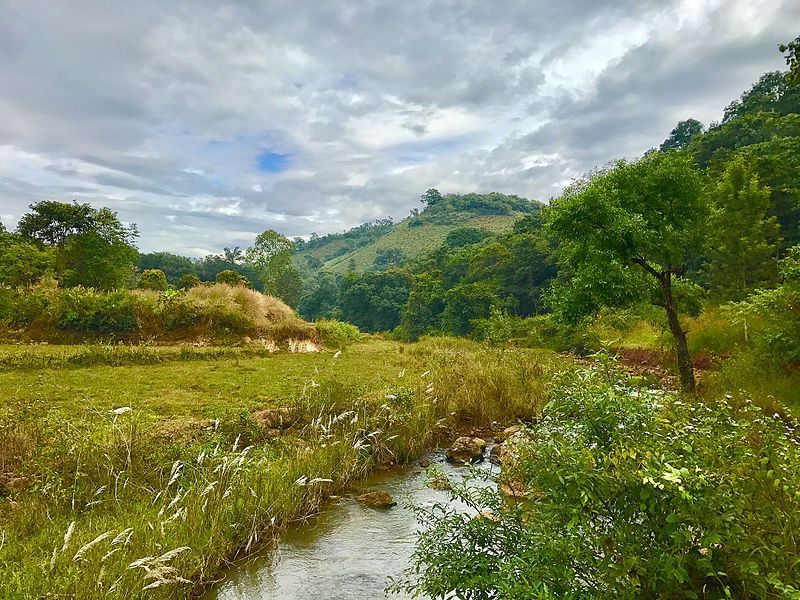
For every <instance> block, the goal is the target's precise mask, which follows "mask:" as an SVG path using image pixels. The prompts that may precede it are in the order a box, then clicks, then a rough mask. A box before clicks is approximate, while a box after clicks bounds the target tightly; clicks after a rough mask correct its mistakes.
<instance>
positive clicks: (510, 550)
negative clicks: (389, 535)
mask: <svg viewBox="0 0 800 600" xmlns="http://www.w3.org/2000/svg"><path fill="white" fill-rule="evenodd" d="M720 448H725V451H724V452H720ZM510 461H511V462H507V463H506V464H505V466H504V471H503V475H502V478H503V480H504V481H511V480H514V481H516V482H518V483H517V487H519V483H522V484H523V485H524V488H525V489H526V490H528V492H527V495H526V497H525V498H524V499H523V500H522V501H521V502H517V503H514V504H508V503H506V502H504V500H503V498H502V496H501V494H499V493H498V492H492V491H491V490H487V489H486V488H485V487H482V486H481V487H478V488H477V489H476V487H472V488H469V487H465V486H461V487H459V486H456V487H455V488H454V495H455V496H456V498H458V499H459V500H462V501H463V502H465V503H466V504H467V506H469V507H470V509H471V510H469V511H468V512H467V513H464V512H460V511H458V510H455V509H453V508H452V507H442V506H439V507H436V508H434V509H433V510H428V511H425V510H421V511H420V516H421V518H422V521H423V523H424V524H425V525H426V530H425V532H424V533H423V534H422V536H421V537H420V539H419V541H418V544H417V551H416V555H415V556H416V564H417V568H416V575H414V574H413V573H412V574H411V577H410V581H409V582H408V583H410V587H411V588H412V589H415V590H416V591H419V592H422V593H425V594H427V595H429V596H431V597H460V598H475V599H482V598H485V599H489V598H497V597H502V598H512V599H513V598H519V599H523V598H525V599H528V598H585V597H592V598H639V597H676V598H677V597H680V598H700V597H720V598H721V597H737V598H745V597H760V598H765V597H784V595H788V596H790V597H793V596H794V595H796V594H797V593H798V588H800V578H798V573H797V570H796V569H795V567H794V565H795V562H796V561H797V559H798V556H799V555H800V548H798V544H797V541H796V540H797V534H798V529H800V519H799V518H798V515H800V510H798V509H800V475H798V473H800V454H799V453H798V446H797V444H796V440H794V433H793V430H792V429H791V428H787V426H786V425H785V424H784V423H783V422H782V421H780V420H779V419H775V418H773V417H769V416H766V415H764V413H763V412H762V411H761V410H759V409H757V408H755V407H754V406H753V405H752V404H744V405H742V406H734V405H731V404H728V403H726V402H725V401H721V402H719V403H712V404H703V403H698V402H688V403H686V402H682V401H680V400H679V399H677V398H675V397H672V396H669V395H664V394H662V393H659V392H653V391H649V390H647V389H644V388H641V387H636V386H635V384H634V382H630V381H625V380H624V379H621V377H620V375H619V374H617V373H616V372H615V370H614V368H613V366H612V365H606V366H605V367H601V368H598V369H595V370H581V371H577V372H575V373H574V374H567V375H565V376H564V377H563V379H562V381H561V383H560V385H559V386H557V388H556V390H554V392H553V394H552V399H551V401H550V403H549V404H548V405H547V407H546V409H545V415H544V418H542V419H540V420H539V421H538V422H537V423H535V424H533V425H531V426H530V428H529V429H527V430H525V431H524V433H523V434H522V436H521V438H518V439H516V440H515V441H514V443H513V446H512V450H511V454H510ZM487 511H490V512H491V516H490V517H478V518H475V517H474V516H475V515H476V514H477V513H483V514H487Z"/></svg>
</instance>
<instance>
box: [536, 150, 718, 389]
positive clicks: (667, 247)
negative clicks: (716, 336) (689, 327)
mask: <svg viewBox="0 0 800 600" xmlns="http://www.w3.org/2000/svg"><path fill="white" fill-rule="evenodd" d="M708 212H709V211H708V203H707V200H706V197H705V196H704V194H703V193H702V184H701V180H700V176H699V174H698V173H697V171H695V169H694V167H693V165H692V163H691V160H690V159H689V158H688V157H686V156H683V155H681V154H679V153H676V152H668V153H660V152H653V153H650V154H647V155H645V156H644V157H643V158H641V159H640V160H638V161H636V162H627V161H624V160H623V161H619V162H617V163H615V164H614V165H613V166H611V167H609V168H607V169H604V170H602V171H599V172H597V173H595V174H594V175H592V176H590V177H589V178H586V179H582V180H579V181H577V182H575V183H574V184H573V185H571V186H569V187H568V188H567V189H566V190H565V191H564V194H563V195H562V196H561V198H559V199H557V200H555V201H554V202H553V206H552V208H551V210H550V214H549V216H548V224H547V225H548V227H549V230H550V232H551V233H552V234H553V235H554V236H555V238H556V239H557V240H558V256H559V260H560V262H561V264H562V265H564V266H565V267H566V270H565V272H564V273H562V275H563V277H562V281H561V285H559V286H557V287H556V289H555V290H554V292H553V294H552V297H551V302H552V303H553V305H554V306H555V307H556V308H557V309H558V312H559V313H560V314H561V316H562V317H564V316H572V317H573V318H574V317H576V316H578V315H580V314H586V313H590V312H593V311H594V310H596V309H597V308H599V307H600V306H603V305H615V304H616V305H620V304H625V303H631V302H635V301H638V300H640V299H642V297H643V295H649V294H650V293H651V286H650V285H649V284H650V283H654V284H656V285H657V291H658V293H659V294H658V295H659V296H660V298H659V304H660V305H661V306H662V307H663V308H664V310H665V313H666V317H667V321H668V323H669V329H670V332H671V333H672V336H673V337H674V339H675V350H676V354H677V360H678V370H679V372H680V377H681V384H682V386H683V388H684V389H685V390H687V391H694V387H695V383H694V371H693V369H692V362H691V357H690V355H689V349H688V346H687V344H686V332H685V331H684V329H683V327H682V325H681V322H680V319H679V316H678V301H677V300H678V298H677V295H676V292H675V290H674V289H673V286H674V283H675V279H676V277H677V276H679V275H680V274H681V273H682V272H683V270H684V269H685V266H686V264H687V262H688V261H689V260H690V259H691V258H692V257H693V256H695V255H697V254H698V253H699V251H700V249H701V247H702V242H703V238H704V232H705V226H706V222H707V216H708Z"/></svg>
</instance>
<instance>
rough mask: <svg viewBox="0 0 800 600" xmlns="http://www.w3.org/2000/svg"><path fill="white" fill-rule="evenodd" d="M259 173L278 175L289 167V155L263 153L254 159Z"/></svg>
mask: <svg viewBox="0 0 800 600" xmlns="http://www.w3.org/2000/svg"><path fill="white" fill-rule="evenodd" d="M256 164H257V165H258V169H259V171H264V172H265V173H280V172H281V171H285V170H286V167H288V166H289V155H288V154H278V153H276V152H268V151H264V152H262V153H261V154H259V155H258V158H257V159H256Z"/></svg>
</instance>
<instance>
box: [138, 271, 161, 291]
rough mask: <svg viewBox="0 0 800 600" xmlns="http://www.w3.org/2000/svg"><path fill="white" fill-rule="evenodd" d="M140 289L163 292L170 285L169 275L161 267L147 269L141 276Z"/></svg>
mask: <svg viewBox="0 0 800 600" xmlns="http://www.w3.org/2000/svg"><path fill="white" fill-rule="evenodd" d="M138 287H139V289H142V290H154V291H156V292H163V291H165V290H166V289H167V288H168V287H169V283H167V276H166V275H164V271H162V270H161V269H147V270H146V271H144V272H143V273H142V274H141V275H140V276H139V285H138Z"/></svg>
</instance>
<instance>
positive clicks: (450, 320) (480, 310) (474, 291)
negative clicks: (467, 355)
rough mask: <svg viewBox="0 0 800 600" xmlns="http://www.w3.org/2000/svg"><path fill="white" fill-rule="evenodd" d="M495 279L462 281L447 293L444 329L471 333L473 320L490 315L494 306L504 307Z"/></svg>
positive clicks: (445, 297)
mask: <svg viewBox="0 0 800 600" xmlns="http://www.w3.org/2000/svg"><path fill="white" fill-rule="evenodd" d="M497 288H498V285H497V282H496V281H494V280H488V281H475V282H472V283H460V284H458V285H456V286H454V287H452V288H450V289H449V290H447V292H446V293H445V296H444V299H445V308H444V312H443V313H442V329H443V330H445V331H447V332H448V333H452V334H453V335H461V336H465V335H469V334H470V333H471V332H472V329H473V321H475V320H476V319H486V318H488V317H489V315H490V313H491V310H492V308H498V309H501V308H504V306H503V302H502V301H501V299H500V297H499V296H498V293H497Z"/></svg>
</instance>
